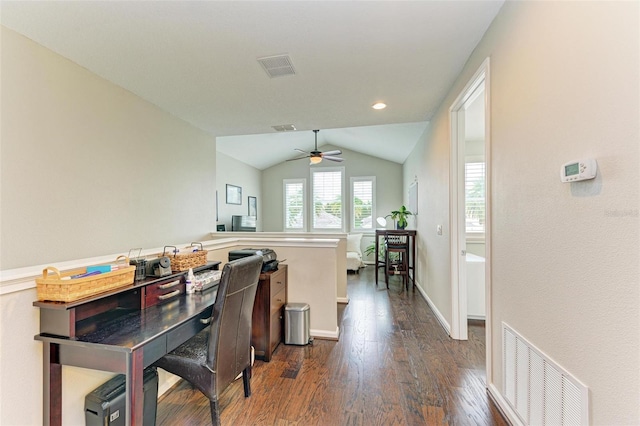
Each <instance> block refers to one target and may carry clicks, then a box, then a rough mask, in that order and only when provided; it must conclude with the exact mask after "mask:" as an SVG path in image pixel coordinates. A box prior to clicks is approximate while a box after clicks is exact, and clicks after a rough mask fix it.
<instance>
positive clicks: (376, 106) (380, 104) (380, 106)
mask: <svg viewBox="0 0 640 426" xmlns="http://www.w3.org/2000/svg"><path fill="white" fill-rule="evenodd" d="M386 107H387V104H385V103H384V102H378V103H375V104H373V105H371V108H373V109H385V108H386Z"/></svg>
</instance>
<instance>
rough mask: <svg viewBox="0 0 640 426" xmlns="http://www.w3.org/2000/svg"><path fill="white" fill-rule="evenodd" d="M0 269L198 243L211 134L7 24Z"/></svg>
mask: <svg viewBox="0 0 640 426" xmlns="http://www.w3.org/2000/svg"><path fill="white" fill-rule="evenodd" d="M2 107H3V108H2V130H1V132H2V133H1V136H2V158H1V159H0V161H1V166H2V170H1V177H2V179H1V187H0V196H1V197H2V198H1V201H2V202H1V203H0V209H1V210H0V212H1V216H2V222H1V224H0V226H1V228H0V229H1V233H2V244H3V248H6V249H3V250H2V251H1V252H0V262H1V264H2V268H3V269H10V268H17V267H22V266H28V265H38V264H44V263H53V262H59V261H64V260H69V259H77V258H86V257H93V256H98V255H103V254H105V253H118V252H125V253H126V252H127V251H128V250H129V248H132V247H141V246H142V247H157V246H163V245H165V244H173V243H176V242H182V241H189V240H191V241H195V240H200V239H202V238H203V237H204V236H206V235H207V234H208V233H209V232H210V231H211V230H212V229H214V228H215V215H214V214H215V213H214V211H215V210H214V209H215V197H214V196H213V195H212V194H214V193H215V187H216V176H215V162H216V147H215V139H214V138H213V137H212V136H210V135H208V134H206V133H205V132H203V131H201V130H198V129H196V128H194V127H192V126H191V125H189V124H187V123H186V122H184V121H181V120H177V119H176V118H175V117H174V116H172V115H170V114H168V113H166V112H163V111H161V110H159V109H158V108H156V107H155V106H153V105H151V104H150V103H148V102H143V101H141V100H140V99H139V98H137V97H136V96H134V95H133V94H132V93H130V92H127V91H126V90H124V89H122V88H120V87H118V86H115V85H113V84H111V83H109V82H107V81H105V80H103V79H101V78H100V77H98V76H97V75H95V74H91V73H90V72H88V71H87V70H86V69H84V68H81V67H79V66H77V65H75V64H74V63H72V62H70V61H69V60H67V59H64V58H62V57H60V56H59V55H57V54H55V53H53V52H51V51H50V50H48V49H45V48H44V47H42V46H40V45H37V44H35V43H34V42H32V41H30V40H28V39H26V38H25V37H23V36H21V35H18V34H17V33H15V32H13V31H11V30H8V29H6V28H2Z"/></svg>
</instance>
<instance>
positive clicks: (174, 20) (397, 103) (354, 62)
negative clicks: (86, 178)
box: [0, 1, 503, 169]
mask: <svg viewBox="0 0 640 426" xmlns="http://www.w3.org/2000/svg"><path fill="white" fill-rule="evenodd" d="M502 3H503V1H406V2H405V1H381V2H369V1H331V2H328V1H326V2H325V1H311V2H308V1H282V2H272V1H256V2H244V1H226V2H219V1H164V2H159V1H158V2H156V1H124V2H119V1H70V2H65V1H51V2H23V1H18V2H11V1H3V2H2V3H1V4H0V19H1V22H2V25H4V26H6V27H8V28H10V29H13V30H14V31H17V32H18V33H21V34H23V35H25V36H26V37H28V38H31V39H33V40H34V41H36V42H37V43H39V44H42V45H43V46H45V47H47V48H49V49H51V50H53V51H55V52H57V53H59V54H60V55H62V56H64V57H66V58H68V59H70V60H72V61H73V62H75V63H77V64H79V65H81V66H83V67H85V68H87V69H88V70H90V71H92V72H94V73H95V74H97V75H99V76H101V77H103V78H105V79H107V80H109V81H111V82H113V83H115V84H117V85H119V86H121V87H123V88H125V89H127V90H129V91H131V92H133V93H135V94H136V95H138V96H140V97H141V98H143V99H145V100H147V101H149V102H151V103H153V104H155V105H157V106H158V107H160V108H162V109H163V110H166V111H168V112H170V113H171V114H173V115H175V116H177V117H180V118H181V119H183V120H185V121H187V122H189V123H191V124H193V125H194V126H196V127H198V128H201V129H203V130H205V131H207V132H209V133H211V134H212V135H214V136H216V137H217V147H218V150H219V151H220V152H223V153H225V154H227V155H230V156H232V157H234V158H237V159H239V160H241V161H244V162H246V163H247V164H250V165H253V166H254V167H257V168H259V169H264V168H266V167H269V166H271V165H273V164H276V163H278V162H281V161H284V160H285V159H288V158H293V157H295V156H296V154H297V153H296V152H295V151H294V150H293V149H294V148H300V149H304V150H311V149H312V147H313V133H312V132H311V130H313V129H321V132H320V133H319V135H318V145H320V146H322V145H323V144H325V143H329V144H331V145H334V146H339V147H344V148H348V149H351V150H354V151H358V152H363V153H366V154H370V155H376V156H379V157H382V158H386V159H389V160H391V161H395V162H399V163H402V162H404V160H405V159H406V157H407V155H408V154H409V152H410V151H411V149H412V148H413V147H414V145H415V143H416V141H417V139H418V138H419V136H420V135H421V134H422V132H423V131H424V129H425V127H426V125H427V122H428V120H429V119H430V118H431V116H432V114H433V113H434V111H435V109H436V108H437V107H438V105H439V104H440V103H441V102H442V99H443V97H444V95H445V93H447V91H448V90H449V89H450V87H451V85H452V84H453V82H454V80H455V78H456V77H457V75H458V73H459V72H460V71H461V69H462V67H463V66H464V64H465V62H466V61H467V59H468V57H469V55H470V54H471V52H472V51H473V49H474V48H475V46H476V44H477V43H478V41H479V40H480V38H481V37H482V35H483V34H484V32H485V31H486V29H487V27H488V26H489V24H490V23H491V21H492V20H493V18H494V17H495V15H496V13H497V12H498V10H499V8H500V7H501V6H502ZM278 55H286V56H287V58H288V59H289V60H290V63H291V65H292V71H293V74H292V75H285V76H279V77H270V76H269V75H268V73H267V72H266V71H265V69H264V68H263V67H262V66H261V64H260V63H259V62H258V59H260V58H264V57H271V56H278ZM379 101H382V102H385V103H386V104H387V105H388V106H387V108H385V109H383V110H374V109H372V108H371V106H372V105H373V104H374V103H376V102H379ZM284 124H293V125H294V126H295V128H296V129H297V130H296V131H292V132H276V131H275V130H274V129H273V127H272V126H277V125H284Z"/></svg>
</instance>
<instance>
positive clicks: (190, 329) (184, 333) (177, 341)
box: [167, 309, 212, 353]
mask: <svg viewBox="0 0 640 426" xmlns="http://www.w3.org/2000/svg"><path fill="white" fill-rule="evenodd" d="M211 313H212V310H211V309H207V310H205V311H204V312H202V313H200V314H199V315H198V316H197V317H194V318H191V319H190V320H189V321H187V322H185V323H184V324H182V325H180V326H178V327H176V329H175V330H172V331H171V332H169V334H168V335H167V353H168V352H171V351H172V350H174V349H175V348H177V347H178V346H180V345H181V344H183V343H184V342H186V341H187V340H189V339H190V338H192V337H193V336H195V335H196V334H198V333H199V332H200V331H202V330H204V329H205V328H206V327H207V326H208V324H203V323H202V322H201V321H200V320H201V319H202V320H206V319H208V318H210V317H211Z"/></svg>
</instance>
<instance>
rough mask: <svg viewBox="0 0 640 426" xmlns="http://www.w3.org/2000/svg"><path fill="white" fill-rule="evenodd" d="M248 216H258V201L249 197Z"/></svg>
mask: <svg viewBox="0 0 640 426" xmlns="http://www.w3.org/2000/svg"><path fill="white" fill-rule="evenodd" d="M249 216H254V217H257V216H258V199H257V198H256V197H249Z"/></svg>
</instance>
